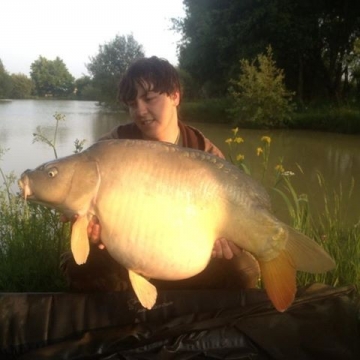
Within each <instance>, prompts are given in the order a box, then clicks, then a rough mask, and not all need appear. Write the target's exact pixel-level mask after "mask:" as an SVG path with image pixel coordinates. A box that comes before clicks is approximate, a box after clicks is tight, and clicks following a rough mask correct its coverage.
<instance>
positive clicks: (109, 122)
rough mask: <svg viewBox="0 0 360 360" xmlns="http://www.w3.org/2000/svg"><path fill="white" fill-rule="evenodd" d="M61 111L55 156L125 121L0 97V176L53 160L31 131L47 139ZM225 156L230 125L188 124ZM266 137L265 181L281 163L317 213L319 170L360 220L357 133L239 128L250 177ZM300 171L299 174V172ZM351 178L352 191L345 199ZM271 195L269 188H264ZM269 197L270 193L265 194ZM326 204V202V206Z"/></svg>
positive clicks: (278, 207)
mask: <svg viewBox="0 0 360 360" xmlns="http://www.w3.org/2000/svg"><path fill="white" fill-rule="evenodd" d="M56 112H57V113H60V114H64V115H65V120H64V121H61V122H59V129H58V137H57V140H56V141H57V142H56V148H57V152H58V156H59V157H60V156H65V155H69V154H70V153H72V152H73V151H74V149H75V147H74V141H75V139H79V140H82V139H85V140H86V143H85V147H87V146H89V145H91V144H92V143H93V142H94V141H95V140H96V139H97V138H98V137H99V136H100V135H101V134H103V133H105V132H107V131H109V130H110V129H112V128H113V127H114V126H116V125H118V124H120V123H126V122H128V121H129V120H128V116H127V113H126V112H123V113H119V112H112V111H110V110H106V109H103V108H102V107H99V106H98V105H97V103H95V102H87V101H66V100H64V101H61V100H13V101H7V102H1V101H0V147H1V148H2V149H8V150H7V151H6V152H5V154H3V156H2V160H0V167H1V169H2V170H3V172H4V173H5V174H8V173H10V172H11V171H13V172H14V173H15V175H16V176H18V175H19V174H20V173H21V172H22V171H24V170H25V169H28V168H33V167H35V166H37V165H39V164H41V163H42V162H45V161H48V160H51V159H53V158H54V154H53V151H52V149H51V148H50V147H49V146H48V145H46V144H44V143H40V142H36V143H33V134H34V133H36V132H38V131H39V127H40V128H41V131H42V133H43V134H44V135H45V136H47V137H48V138H50V139H52V138H53V135H54V130H55V125H56V121H55V119H54V114H55V113H56ZM191 125H193V126H195V127H197V128H199V129H200V130H201V131H202V132H203V133H204V134H205V135H206V136H207V137H208V138H209V139H210V140H212V141H213V142H214V143H215V144H216V145H217V146H218V147H219V148H220V149H221V150H222V151H223V152H224V153H225V155H228V153H229V146H228V145H227V144H226V143H225V140H226V139H227V138H229V137H231V136H232V131H231V127H230V126H229V125H222V124H204V123H192V124H191ZM264 135H266V136H270V137H271V154H270V160H269V172H268V175H267V176H266V179H265V184H266V185H267V186H268V187H269V186H271V185H272V183H273V181H274V180H275V178H274V171H273V169H274V167H275V166H276V165H277V164H279V162H280V159H281V158H283V160H282V163H283V167H284V168H285V170H288V171H292V172H293V173H294V174H295V175H294V176H292V182H293V184H294V186H295V188H296V191H297V192H298V194H302V193H304V194H308V196H309V199H310V201H311V204H313V207H314V211H318V212H322V211H323V208H322V205H320V204H322V203H323V201H322V193H321V189H320V187H319V185H318V177H317V173H318V172H319V171H320V172H321V174H322V175H323V176H324V178H325V179H326V182H327V186H328V187H329V192H332V191H336V192H337V193H339V191H340V187H342V192H343V197H344V199H343V201H342V202H341V211H342V212H343V217H344V219H345V220H346V221H347V222H348V223H349V225H350V224H353V223H356V222H358V221H359V220H360V189H359V188H360V151H359V150H360V149H359V148H360V136H359V135H342V134H332V133H323V132H313V131H295V130H276V131H267V130H250V129H240V130H239V133H238V136H241V137H242V138H243V139H244V143H242V144H240V145H239V148H238V149H237V150H236V151H235V152H234V154H235V155H237V154H239V153H241V154H243V155H244V156H245V163H246V164H247V166H248V167H249V168H251V169H252V173H253V174H254V176H257V177H258V178H259V177H260V176H261V171H262V166H261V158H259V157H258V156H257V154H256V149H257V147H259V146H261V144H262V142H261V137H262V136H264ZM299 167H300V168H301V169H302V171H303V174H302V173H301V171H300V170H299ZM352 179H354V180H355V191H354V192H353V194H352V196H351V197H350V198H348V197H347V194H348V191H349V188H350V186H351V181H352ZM270 193H271V191H270ZM271 195H273V194H271ZM330 206H331V205H330ZM274 210H275V212H277V213H278V215H279V216H280V217H284V216H285V215H284V204H283V203H276V204H274Z"/></svg>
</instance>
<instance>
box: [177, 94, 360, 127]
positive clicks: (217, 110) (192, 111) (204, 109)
mask: <svg viewBox="0 0 360 360" xmlns="http://www.w3.org/2000/svg"><path fill="white" fill-rule="evenodd" d="M231 105H232V104H231V100H230V99H228V98H223V99H212V100H211V99H207V100H201V101H196V102H187V101H184V102H183V103H182V104H181V108H180V116H181V119H182V120H184V121H189V122H207V123H224V124H229V126H239V127H240V128H261V126H259V125H257V124H256V123H253V122H249V121H244V120H243V119H241V118H240V119H239V118H234V117H233V116H232V115H231V114H230V113H229V111H228V110H229V109H230V108H231ZM284 126H285V127H287V128H290V129H307V130H317V131H329V132H338V133H344V134H360V107H358V106H355V105H352V106H350V105H344V106H334V105H332V104H325V105H320V106H319V105H311V106H307V107H302V108H299V107H298V108H297V109H296V110H295V112H294V113H293V114H292V116H291V119H290V120H289V121H287V122H286V124H285V125H284Z"/></svg>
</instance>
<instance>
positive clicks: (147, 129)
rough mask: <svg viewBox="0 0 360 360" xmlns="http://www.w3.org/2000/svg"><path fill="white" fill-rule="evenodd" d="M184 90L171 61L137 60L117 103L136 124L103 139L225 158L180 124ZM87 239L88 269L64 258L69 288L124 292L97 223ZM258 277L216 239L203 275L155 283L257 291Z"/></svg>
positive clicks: (244, 256)
mask: <svg viewBox="0 0 360 360" xmlns="http://www.w3.org/2000/svg"><path fill="white" fill-rule="evenodd" d="M180 89H181V86H180V80H179V76H178V73H177V71H176V69H175V68H174V67H173V66H172V65H171V64H170V63H169V62H168V61H166V60H163V59H159V58H157V57H154V56H153V57H151V58H141V59H139V60H137V61H135V62H134V63H133V64H132V65H131V66H130V67H129V69H128V70H127V72H126V74H125V75H124V77H123V78H122V79H121V81H120V85H119V100H120V101H122V102H123V103H124V104H126V105H127V106H128V108H129V113H130V117H131V119H132V120H133V122H132V123H130V124H126V125H120V126H117V127H116V128H115V129H113V130H111V131H110V132H109V133H108V134H105V135H104V136H102V137H101V138H100V139H99V140H108V139H144V140H152V141H166V142H170V143H174V144H177V145H179V146H184V147H189V148H194V149H199V150H203V151H206V152H209V153H211V154H214V155H217V156H219V157H221V158H224V155H223V154H222V153H221V151H220V150H219V149H218V148H217V147H216V146H215V145H214V144H212V143H211V141H210V140H209V139H207V138H206V137H205V136H204V135H203V134H202V133H201V132H200V131H199V130H197V129H196V128H193V127H191V126H188V125H185V124H184V123H182V122H181V121H179V119H178V112H177V109H178V106H179V104H180V100H181V90H180ZM119 226H121V224H119ZM88 234H89V238H90V240H91V242H92V243H93V245H94V246H92V248H91V251H90V255H89V258H88V260H87V262H86V264H85V265H81V266H78V265H76V264H75V262H74V260H73V258H72V256H71V255H69V254H66V255H65V256H64V257H63V261H62V269H63V271H64V273H65V275H66V277H67V279H68V282H69V285H70V287H71V288H72V289H73V290H83V291H85V290H86V291H89V290H106V291H112V290H121V289H126V288H127V287H128V286H129V284H128V277H127V272H126V270H125V269H124V268H123V267H122V266H121V265H119V264H118V263H116V262H115V261H114V260H113V259H112V258H111V256H110V255H109V254H108V252H107V251H106V249H104V246H103V245H102V243H101V227H100V224H99V223H98V221H97V219H96V218H94V219H93V220H92V221H91V222H90V224H89V227H88ZM234 254H235V255H236V256H235V257H234ZM258 277H259V267H258V264H257V262H256V260H255V259H254V258H253V257H252V256H251V255H250V254H248V253H246V252H244V251H242V250H241V249H239V248H237V247H236V246H235V245H234V244H232V243H231V242H228V241H226V239H218V240H217V241H216V242H215V246H214V249H213V259H212V260H211V261H210V263H209V265H208V267H207V268H206V269H205V270H204V271H203V272H202V273H201V274H199V275H197V276H195V277H193V278H191V279H186V280H182V281H176V282H167V281H160V280H153V281H152V282H153V283H154V284H155V285H156V286H157V287H159V288H166V289H170V288H187V289H189V288H223V287H233V286H239V287H243V288H249V287H255V286H256V284H257V281H258Z"/></svg>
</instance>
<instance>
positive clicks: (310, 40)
mask: <svg viewBox="0 0 360 360" xmlns="http://www.w3.org/2000/svg"><path fill="white" fill-rule="evenodd" d="M184 6H185V11H186V16H185V18H184V19H182V20H179V19H175V20H174V28H175V29H176V30H177V31H179V32H180V33H181V34H182V42H181V44H180V46H179V63H180V67H181V68H183V69H184V70H186V71H187V72H188V73H189V74H190V75H191V76H192V77H193V78H194V80H195V82H196V83H199V84H200V86H204V85H205V84H206V83H208V85H207V89H208V91H210V94H208V95H210V96H219V95H220V94H222V93H224V92H225V91H226V87H227V86H226V84H227V83H228V81H229V79H230V78H232V77H234V70H235V69H236V66H237V62H238V59H251V58H253V57H254V56H255V55H256V54H258V53H260V52H262V51H264V49H265V47H266V45H267V44H272V45H273V50H274V56H275V59H276V61H277V63H278V64H279V66H280V67H281V68H283V69H284V71H285V73H286V84H287V86H288V88H289V89H291V90H292V91H295V92H296V96H297V100H298V101H299V103H303V102H305V101H306V102H307V101H308V100H312V99H315V98H318V97H322V98H325V97H328V98H330V99H332V100H336V101H340V100H342V99H343V98H344V96H345V95H346V89H347V83H346V76H347V74H350V71H351V70H350V68H349V67H348V57H349V55H351V53H352V52H353V47H354V42H355V40H356V38H357V37H358V36H359V33H360V21H359V18H360V2H359V1H358V0H346V1H328V0H318V1H310V0H276V1H274V0H264V1H249V0H247V1H233V0H212V1H191V0H184ZM356 57H357V59H359V56H358V55H357V56H356ZM350 75H351V74H350Z"/></svg>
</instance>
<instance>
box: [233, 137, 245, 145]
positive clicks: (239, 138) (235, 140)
mask: <svg viewBox="0 0 360 360" xmlns="http://www.w3.org/2000/svg"><path fill="white" fill-rule="evenodd" d="M234 142H235V143H237V144H241V143H243V142H244V139H243V138H241V137H239V136H238V137H236V138H235V139H234Z"/></svg>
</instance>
